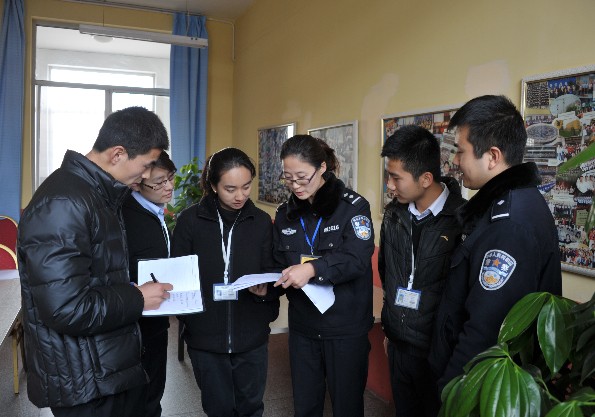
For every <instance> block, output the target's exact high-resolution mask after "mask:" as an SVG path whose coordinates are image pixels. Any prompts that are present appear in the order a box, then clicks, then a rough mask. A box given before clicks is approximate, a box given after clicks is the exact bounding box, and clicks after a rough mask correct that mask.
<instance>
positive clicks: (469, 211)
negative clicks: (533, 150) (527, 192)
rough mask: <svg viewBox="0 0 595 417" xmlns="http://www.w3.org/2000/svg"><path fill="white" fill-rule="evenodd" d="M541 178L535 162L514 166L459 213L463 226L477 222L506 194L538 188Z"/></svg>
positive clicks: (489, 182) (490, 183) (484, 187)
mask: <svg viewBox="0 0 595 417" xmlns="http://www.w3.org/2000/svg"><path fill="white" fill-rule="evenodd" d="M540 182H541V178H540V177H539V173H538V171H537V165H535V163H533V162H527V163H524V164H519V165H514V166H512V167H510V168H508V169H507V170H506V171H504V172H502V173H500V174H498V175H496V176H495V177H494V178H492V179H491V180H489V181H488V182H487V183H486V184H485V185H484V186H483V187H481V188H480V189H479V191H478V192H477V193H476V194H475V195H474V196H473V197H472V198H471V199H470V200H469V201H468V202H467V203H466V204H464V205H463V206H461V207H460V208H459V210H458V211H457V217H458V219H459V222H461V224H467V223H469V222H470V221H473V220H474V219H475V220H476V219H477V218H479V217H481V216H483V214H484V213H485V212H486V211H487V210H488V209H489V208H490V207H491V205H492V202H493V201H494V200H496V199H497V198H498V197H501V196H502V195H503V194H504V193H506V192H507V191H510V190H514V189H518V188H529V187H536V186H538V185H539V184H540Z"/></svg>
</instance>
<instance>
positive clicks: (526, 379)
mask: <svg viewBox="0 0 595 417" xmlns="http://www.w3.org/2000/svg"><path fill="white" fill-rule="evenodd" d="M516 372H517V373H518V375H519V377H520V378H521V380H522V383H521V385H520V388H521V398H520V400H521V413H520V415H521V416H528V417H539V416H540V414H541V390H540V389H539V385H537V383H536V382H535V380H534V379H533V376H532V375H531V374H530V373H529V372H527V371H525V370H523V369H520V368H516Z"/></svg>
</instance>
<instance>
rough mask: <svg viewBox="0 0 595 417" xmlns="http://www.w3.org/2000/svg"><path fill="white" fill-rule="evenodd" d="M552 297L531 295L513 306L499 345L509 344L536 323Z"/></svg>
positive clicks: (548, 295)
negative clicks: (543, 307)
mask: <svg viewBox="0 0 595 417" xmlns="http://www.w3.org/2000/svg"><path fill="white" fill-rule="evenodd" d="M548 297H551V294H549V293H547V292H536V293H530V294H527V295H526V296H524V297H523V298H521V299H520V300H519V301H517V303H516V304H515V305H514V306H512V308H511V309H510V311H509V312H508V314H507V315H506V317H505V318H504V321H503V322H502V327H501V328H500V333H499V335H498V343H504V342H507V341H509V340H511V339H513V338H515V337H517V336H518V335H520V334H521V333H522V332H524V331H525V330H527V328H528V327H529V326H530V325H531V324H532V323H533V321H535V318H536V317H537V315H538V314H539V311H540V310H541V307H542V306H543V304H544V302H545V301H546V300H547V299H548Z"/></svg>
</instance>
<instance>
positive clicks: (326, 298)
mask: <svg viewBox="0 0 595 417" xmlns="http://www.w3.org/2000/svg"><path fill="white" fill-rule="evenodd" d="M302 290H303V291H304V292H305V293H306V295H307V296H308V298H309V299H310V301H312V303H313V304H314V305H315V306H316V308H317V309H318V311H320V312H321V313H322V314H324V312H325V311H326V310H328V309H329V308H331V306H332V305H333V304H335V291H334V290H333V286H332V285H318V284H306V285H304V286H303V287H302Z"/></svg>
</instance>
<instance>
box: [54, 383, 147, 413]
mask: <svg viewBox="0 0 595 417" xmlns="http://www.w3.org/2000/svg"><path fill="white" fill-rule="evenodd" d="M137 390H138V388H134V389H132V390H130V391H124V392H120V393H118V394H114V395H109V396H107V397H102V398H98V399H96V400H93V401H90V402H88V403H85V404H80V405H75V406H74V407H51V410H52V414H54V416H55V417H83V416H84V417H129V416H131V415H132V412H133V408H134V405H133V403H132V402H130V401H128V400H129V398H130V395H131V393H134V392H135V391H137Z"/></svg>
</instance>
